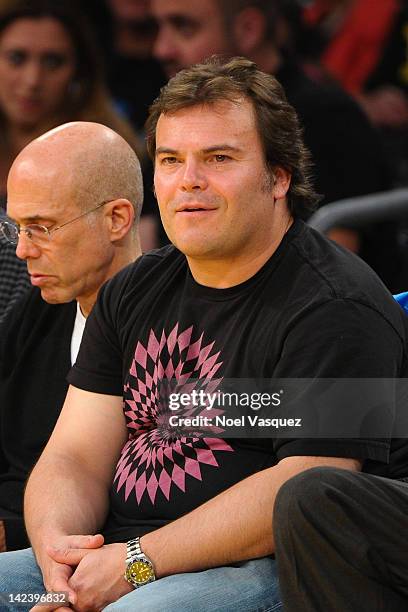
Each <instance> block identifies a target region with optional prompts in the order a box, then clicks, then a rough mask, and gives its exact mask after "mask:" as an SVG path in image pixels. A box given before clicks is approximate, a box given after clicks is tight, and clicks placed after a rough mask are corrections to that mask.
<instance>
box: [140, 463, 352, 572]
mask: <svg viewBox="0 0 408 612" xmlns="http://www.w3.org/2000/svg"><path fill="white" fill-rule="evenodd" d="M291 459H292V460H293V461H285V460H284V461H282V462H281V463H280V464H278V465H277V466H275V467H273V468H269V469H267V470H264V471H262V472H258V473H257V474H254V475H252V476H250V477H249V478H246V479H245V480H243V481H241V482H239V483H237V484H236V485H234V486H233V487H231V488H229V489H227V490H226V491H224V492H223V493H221V494H220V495H217V497H214V498H213V499H211V500H209V501H208V502H206V503H205V504H203V505H202V506H200V507H198V508H196V509H195V510H193V511H192V512H190V513H189V514H187V515H185V516H183V517H182V518H180V519H177V520H176V521H174V522H172V523H170V524H169V525H166V526H165V527H162V528H161V529H158V530H157V531H153V532H151V533H149V534H147V535H145V536H143V538H141V543H142V548H143V551H144V552H145V553H146V555H148V556H149V557H150V558H151V559H152V561H153V563H154V565H155V570H156V574H157V576H158V577H162V576H167V575H169V574H175V573H181V572H193V571H198V570H203V569H206V568H209V567H215V566H220V565H228V564H231V563H234V562H238V561H242V560H246V559H255V558H258V557H263V556H266V555H269V554H272V553H273V551H274V542H273V535H272V512H273V506H274V502H275V497H276V495H277V493H278V491H279V489H280V487H281V486H282V484H283V483H284V482H286V481H287V480H288V479H289V478H291V477H292V476H295V475H296V474H298V473H299V472H302V471H304V470H305V469H308V468H311V467H315V466H318V465H331V466H337V467H344V468H346V469H359V462H358V461H354V460H352V459H337V458H325V457H299V458H296V457H292V458H291Z"/></svg>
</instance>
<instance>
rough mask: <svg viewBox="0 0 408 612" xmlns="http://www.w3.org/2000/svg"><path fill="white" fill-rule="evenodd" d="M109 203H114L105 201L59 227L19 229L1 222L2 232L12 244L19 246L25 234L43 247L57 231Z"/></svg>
mask: <svg viewBox="0 0 408 612" xmlns="http://www.w3.org/2000/svg"><path fill="white" fill-rule="evenodd" d="M109 202H112V200H105V201H104V202H101V203H100V204H98V206H95V208H91V210H87V211H86V212H84V213H82V215H78V217H75V218H74V219H70V220H69V221H66V223H63V224H62V225H57V227H53V228H51V229H50V228H49V227H45V225H38V224H36V223H33V224H30V225H26V226H25V227H19V226H18V225H16V224H15V223H11V222H10V221H0V232H1V233H2V234H3V236H4V237H5V238H6V240H8V241H9V242H11V244H17V243H18V239H19V237H20V234H21V232H24V233H25V235H26V236H27V238H29V239H30V240H32V241H33V242H34V243H35V244H38V245H41V244H44V242H46V241H47V240H50V239H51V234H54V233H55V232H56V231H57V230H60V229H62V228H63V227H65V226H66V225H69V224H70V223H73V222H74V221H78V219H82V217H85V216H86V215H89V214H90V213H91V212H94V211H95V210H98V208H101V207H102V206H104V205H105V204H108V203H109Z"/></svg>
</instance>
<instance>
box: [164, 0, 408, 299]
mask: <svg viewBox="0 0 408 612" xmlns="http://www.w3.org/2000/svg"><path fill="white" fill-rule="evenodd" d="M152 11H153V15H154V17H155V18H156V20H157V22H158V27H159V32H158V37H157V41H156V45H155V55H156V57H157V58H158V59H159V60H160V61H161V62H162V64H163V66H164V69H165V70H166V73H167V75H168V76H169V77H170V76H173V75H174V74H175V73H176V72H177V71H178V70H180V69H182V68H185V67H187V66H189V65H192V64H194V63H196V62H200V61H203V60H204V59H205V58H207V57H209V56H211V55H213V54H221V55H224V56H227V57H228V56H234V55H241V56H245V57H247V58H249V59H251V60H252V61H255V62H256V63H257V65H258V67H259V68H260V69H261V70H263V71H265V72H268V73H270V74H274V75H275V76H276V78H277V79H278V81H279V82H280V83H281V84H282V85H283V87H284V89H285V92H286V95H287V97H288V100H289V102H290V103H291V104H292V105H293V106H294V107H295V109H296V110H297V112H298V114H299V116H300V119H301V123H302V125H303V128H304V139H305V143H306V146H307V147H308V149H309V150H310V151H311V153H312V157H313V161H314V171H315V185H316V190H317V191H318V192H319V193H320V194H322V196H323V198H322V202H321V204H326V203H328V202H333V201H337V200H340V199H343V198H348V197H354V196H360V195H365V194H368V193H374V192H378V191H384V190H387V189H389V188H390V186H391V180H390V175H389V170H388V166H387V163H386V161H385V157H384V152H383V150H382V145H381V142H380V140H379V139H378V135H377V133H376V131H375V130H374V128H373V127H372V126H371V125H370V123H369V121H368V119H367V118H366V116H365V114H364V113H363V111H362V110H361V109H360V107H359V106H358V104H357V103H356V102H355V101H354V100H353V99H352V98H351V96H349V95H348V94H347V93H346V92H344V91H343V90H342V89H341V88H340V87H338V86H336V85H335V84H333V85H332V84H327V83H325V84H323V83H322V84H319V83H316V82H315V81H313V80H312V79H310V78H309V77H308V76H307V75H306V73H305V72H304V70H303V69H302V66H301V62H300V61H299V60H298V58H297V57H296V55H295V54H294V52H293V36H292V30H291V20H290V19H289V18H288V15H289V14H290V12H288V3H287V1H286V0H273V1H269V0H228V1H227V0H202V2H199V3H198V2H191V1H190V0H152ZM329 236H330V237H331V238H333V239H334V240H336V241H337V242H338V243H340V244H342V245H343V246H345V247H347V248H349V249H350V250H352V251H354V252H356V253H358V254H359V255H361V257H363V258H364V259H365V260H366V261H367V262H368V263H369V264H370V265H371V266H372V267H373V268H374V269H375V270H376V272H377V273H378V274H379V275H380V276H381V278H382V279H383V280H384V281H385V282H386V284H387V285H388V286H389V288H391V289H393V290H395V291H397V290H399V289H401V285H402V287H405V286H406V280H404V279H402V280H401V279H400V276H401V274H403V272H402V258H401V256H400V254H399V252H398V248H397V244H396V239H395V228H394V227H393V226H391V225H390V226H388V225H387V226H386V225H385V224H382V226H381V227H379V228H369V230H367V231H362V232H360V233H357V232H356V231H355V230H351V229H349V228H345V227H339V228H334V229H333V230H331V233H330V234H329Z"/></svg>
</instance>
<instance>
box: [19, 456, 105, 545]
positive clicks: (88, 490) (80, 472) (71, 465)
mask: <svg viewBox="0 0 408 612" xmlns="http://www.w3.org/2000/svg"><path fill="white" fill-rule="evenodd" d="M107 510H108V491H107V490H106V485H105V484H104V483H103V482H100V481H98V479H97V478H95V476H94V475H92V474H90V473H89V472H88V471H87V469H86V466H84V465H83V464H79V463H78V462H75V461H74V460H72V458H67V457H66V456H65V455H64V456H58V455H55V454H53V455H50V456H43V457H41V458H40V460H39V461H38V463H37V465H36V466H35V468H34V470H33V472H32V473H31V476H30V478H29V480H28V483H27V488H26V492H25V496H24V515H25V521H26V529H27V533H28V536H29V538H30V541H31V544H32V546H33V548H34V551H35V552H36V553H37V552H40V551H41V550H42V548H44V546H45V545H46V544H47V543H49V539H50V538H53V537H54V536H58V535H72V534H92V533H95V532H97V531H98V529H100V528H101V526H102V525H103V522H104V520H105V517H106V513H107Z"/></svg>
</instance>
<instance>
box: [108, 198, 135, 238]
mask: <svg viewBox="0 0 408 612" xmlns="http://www.w3.org/2000/svg"><path fill="white" fill-rule="evenodd" d="M108 207H109V208H107V211H106V212H107V213H108V215H109V229H110V236H111V241H112V242H116V241H117V240H121V239H122V238H124V237H125V236H126V235H127V234H128V233H129V232H130V230H131V229H132V227H133V225H134V219H135V211H134V208H133V205H132V204H131V203H130V202H129V200H126V199H125V198H119V199H117V200H113V201H112V202H109V204H108Z"/></svg>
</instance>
